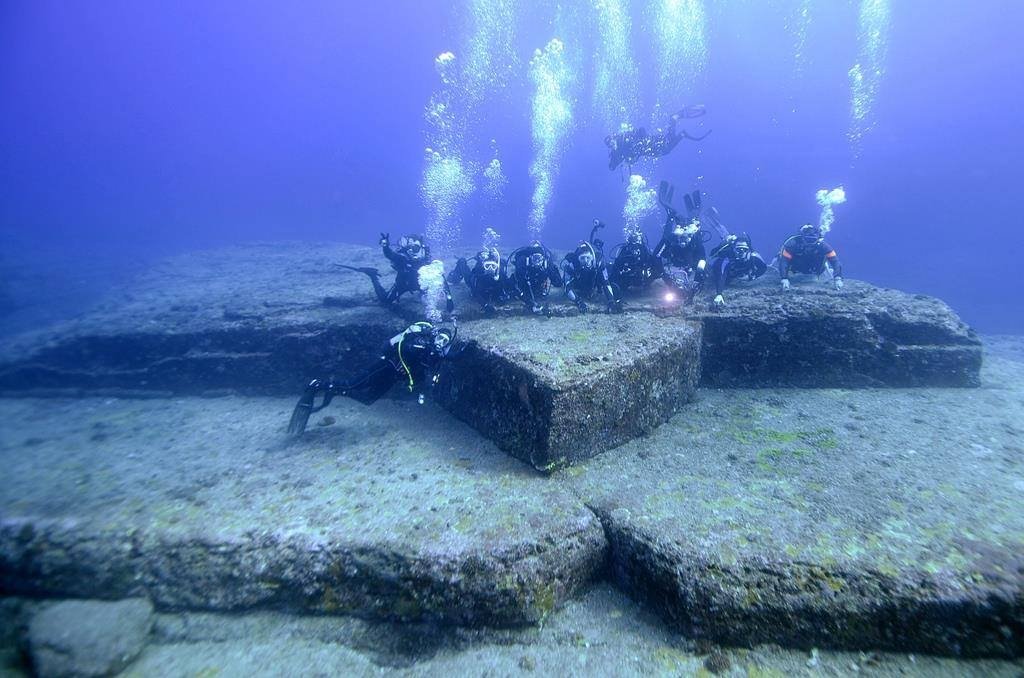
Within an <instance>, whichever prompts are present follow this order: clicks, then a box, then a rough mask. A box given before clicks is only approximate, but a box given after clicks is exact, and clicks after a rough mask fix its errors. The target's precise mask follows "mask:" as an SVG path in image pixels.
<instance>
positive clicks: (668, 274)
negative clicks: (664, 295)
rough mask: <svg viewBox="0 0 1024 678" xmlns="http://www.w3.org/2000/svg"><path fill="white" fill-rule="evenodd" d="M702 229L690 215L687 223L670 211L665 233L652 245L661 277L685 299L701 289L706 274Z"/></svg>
mask: <svg viewBox="0 0 1024 678" xmlns="http://www.w3.org/2000/svg"><path fill="white" fill-rule="evenodd" d="M704 239H705V233H704V232H703V231H701V228H700V220H699V219H698V218H696V217H695V218H693V219H692V220H690V221H689V222H688V223H685V224H684V223H683V222H682V221H680V220H679V218H678V216H677V215H676V214H675V213H670V214H669V217H668V219H667V220H666V222H665V233H664V235H663V236H662V238H661V242H659V243H658V246H657V247H656V248H655V249H654V256H655V257H658V258H659V259H660V260H661V262H662V266H663V271H664V272H663V273H662V275H661V279H662V280H664V281H665V284H667V285H669V286H670V287H674V288H675V289H677V290H678V291H679V292H680V293H681V294H682V295H683V299H684V302H685V303H688V302H690V301H692V300H693V297H694V296H695V295H696V294H697V293H698V292H699V291H700V290H701V288H702V287H703V285H704V280H705V279H706V278H707V264H708V262H707V252H706V251H705V249H704Z"/></svg>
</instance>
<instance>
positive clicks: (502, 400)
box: [442, 316, 700, 470]
mask: <svg viewBox="0 0 1024 678" xmlns="http://www.w3.org/2000/svg"><path fill="white" fill-rule="evenodd" d="M639 320H640V319H639V318H637V317H635V316H634V317H621V316H612V317H608V316H594V317H587V318H578V319H575V320H569V319H549V320H546V321H539V323H538V321H537V320H535V319H532V318H527V319H512V318H503V319H501V320H495V321H476V322H471V323H466V324H465V325H464V326H463V329H462V330H461V331H462V332H463V335H464V336H466V337H468V338H471V339H472V340H473V342H474V345H475V349H474V350H472V351H470V352H468V354H467V355H465V356H464V357H462V358H460V359H459V360H457V361H454V362H453V364H452V365H451V370H450V372H449V374H447V375H446V378H445V382H444V385H443V387H442V402H443V403H444V405H445V407H446V408H448V410H449V411H450V412H451V413H452V414H454V415H455V416H456V417H458V418H459V419H462V420H463V421H465V422H467V423H469V424H470V425H472V426H473V427H474V428H475V429H476V430H478V431H480V432H481V433H482V434H483V435H484V436H486V437H487V438H490V439H491V440H493V441H494V442H495V444H496V445H498V447H500V448H501V449H503V450H505V451H506V452H508V453H509V454H511V455H512V456H515V457H517V458H519V459H522V460H524V461H526V462H528V463H530V464H532V465H533V466H534V467H535V468H538V469H544V470H551V469H552V468H555V467H558V466H564V465H567V464H571V463H574V462H578V461H580V460H582V459H586V458H589V457H592V456H594V455H596V454H598V453H600V452H603V451H605V450H608V449H611V448H613V447H616V446H617V445H620V444H622V443H623V442H626V441H627V440H631V439H633V438H635V437H637V436H639V435H643V434H645V433H648V432H650V431H651V430H653V429H654V428H656V427H657V426H658V425H660V424H661V423H663V422H664V421H665V420H666V419H668V418H669V417H671V416H672V415H673V414H675V413H676V412H678V411H679V410H680V408H681V407H682V406H683V405H685V404H686V403H688V402H689V401H690V400H691V399H692V398H693V394H694V390H695V389H696V384H697V381H698V379H699V375H700V363H699V350H700V328H699V327H698V326H696V325H694V324H692V323H688V322H686V321H683V320H682V319H678V318H664V319H658V318H644V319H643V321H642V322H639Z"/></svg>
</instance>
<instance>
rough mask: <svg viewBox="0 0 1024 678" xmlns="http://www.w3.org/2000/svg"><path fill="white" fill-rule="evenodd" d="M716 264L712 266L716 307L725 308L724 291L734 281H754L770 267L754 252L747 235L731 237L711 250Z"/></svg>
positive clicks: (741, 234)
mask: <svg viewBox="0 0 1024 678" xmlns="http://www.w3.org/2000/svg"><path fill="white" fill-rule="evenodd" d="M711 257H712V258H713V259H714V260H715V263H714V264H712V265H711V277H712V278H713V279H714V281H715V299H714V304H715V307H717V308H721V307H722V306H725V297H724V296H722V291H723V290H724V289H725V286H726V285H728V284H729V283H730V282H732V281H733V280H737V279H739V278H744V277H745V278H746V279H747V280H754V279H755V278H760V277H761V276H762V275H764V273H765V271H767V270H768V265H767V264H766V263H764V259H762V258H761V255H760V254H758V253H757V252H755V251H754V247H753V244H752V243H751V241H750V236H749V235H747V234H746V233H740V234H739V235H730V236H728V237H726V239H725V240H723V241H722V242H720V243H719V244H718V245H716V246H715V248H714V249H713V250H711Z"/></svg>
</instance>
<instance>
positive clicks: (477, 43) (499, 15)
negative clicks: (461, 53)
mask: <svg viewBox="0 0 1024 678" xmlns="http://www.w3.org/2000/svg"><path fill="white" fill-rule="evenodd" d="M468 10H469V11H468V15H467V21H466V35H468V36H469V38H468V40H467V42H466V48H465V53H466V63H465V67H464V69H463V72H462V78H463V80H464V89H465V92H464V96H465V97H466V103H467V105H468V106H469V107H471V108H475V107H476V106H478V105H479V104H480V103H481V102H482V101H483V100H484V99H485V98H486V97H487V94H488V93H491V92H495V91H497V90H500V89H503V88H504V87H505V86H506V85H507V84H508V82H509V78H510V77H511V75H512V72H513V69H514V67H515V64H516V58H515V50H514V46H513V40H514V38H515V26H516V2H515V0H471V1H470V2H469V3H468Z"/></svg>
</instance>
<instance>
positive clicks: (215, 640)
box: [0, 585, 1024, 678]
mask: <svg viewBox="0 0 1024 678" xmlns="http://www.w3.org/2000/svg"><path fill="white" fill-rule="evenodd" d="M3 653H4V648H3V647H2V645H0V661H2V658H3ZM708 666H711V667H713V668H719V669H721V668H722V667H726V666H727V668H725V669H724V671H723V672H722V673H721V674H720V675H732V676H765V677H771V678H781V677H782V676H821V675H853V674H862V675H866V676H878V677H883V676H884V677H888V676H927V677H928V678H935V677H938V678H947V677H949V678H953V677H957V678H959V677H960V676H979V677H980V676H985V677H992V678H1003V677H1006V678H1016V677H1017V676H1019V674H1020V671H1021V669H1022V668H1024V665H1022V664H1021V663H1020V661H1017V662H1008V661H999V660H975V661H962V660H956V659H949V658H941V657H930V656H923V655H916V656H915V655H908V654H894V653H881V652H830V651H826V650H821V651H818V650H815V651H813V652H802V651H793V650H785V649H781V648H778V647H772V646H759V647H755V648H752V649H743V648H726V647H718V646H715V645H712V644H709V643H702V642H693V641H690V640H687V639H685V638H683V637H681V636H679V635H678V634H676V633H674V632H672V631H671V630H669V629H666V628H665V627H664V625H663V624H661V623H660V621H659V620H658V619H657V618H656V617H654V616H653V615H652V614H651V613H650V612H648V611H646V610H644V609H643V608H642V607H641V606H639V605H638V604H637V603H636V602H635V601H632V600H630V599H629V598H628V597H626V596H625V595H624V594H623V593H621V592H619V591H616V590H614V589H612V588H611V587H609V586H607V585H598V586H595V587H593V588H591V589H589V590H587V591H586V592H585V593H583V594H582V595H581V596H580V597H579V598H578V599H575V600H573V601H571V602H569V603H568V604H567V605H566V607H565V608H564V609H561V610H559V611H557V612H555V613H553V614H551V615H550V616H549V617H548V618H547V620H546V621H545V623H544V624H543V626H541V627H530V628H525V629H508V630H492V629H476V630H469V629H436V628H433V627H430V626H424V625H421V626H415V625H402V626H394V625H385V624H379V623H368V622H364V621H361V620H358V619H353V618H349V617H302V616H293V615H284V614H279V613H250V614H244V615H230V616H228V615H218V614H203V613H183V614H161V615H158V616H157V621H156V625H155V628H154V632H153V634H152V640H151V642H150V644H149V646H148V647H147V648H146V649H145V651H144V652H143V654H142V655H141V656H140V657H139V659H138V660H137V661H136V662H134V663H133V664H132V665H131V666H129V667H128V668H127V669H126V670H125V671H124V672H123V673H122V674H120V675H122V676H125V677H134V676H156V675H158V676H169V677H171V678H176V677H178V676H180V677H182V678H193V677H194V676H197V675H198V676H208V675H218V676H281V675H295V674H302V675H344V676H379V675H396V676H437V675H458V676H485V675H487V676H510V675H558V676H581V677H586V678H590V677H591V676H622V675H650V676H680V675H683V676H689V675H696V676H710V675H712V674H711V673H710V672H709V671H708V668H707V667H708ZM5 668H6V671H5V670H4V669H5ZM22 675H27V673H26V672H24V667H22V666H20V665H18V664H17V662H16V661H13V657H12V661H11V662H10V665H9V666H8V667H5V666H4V665H3V664H2V663H0V676H5V677H6V676H12V677H13V676H22Z"/></svg>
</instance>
